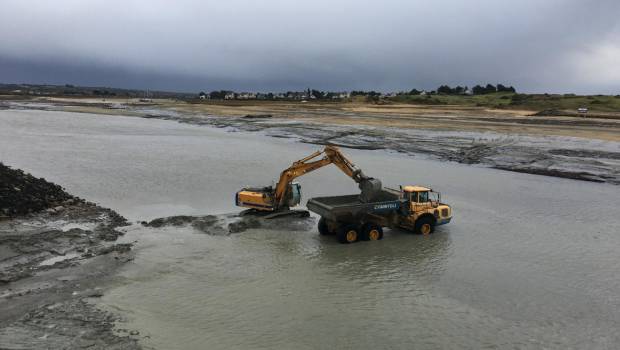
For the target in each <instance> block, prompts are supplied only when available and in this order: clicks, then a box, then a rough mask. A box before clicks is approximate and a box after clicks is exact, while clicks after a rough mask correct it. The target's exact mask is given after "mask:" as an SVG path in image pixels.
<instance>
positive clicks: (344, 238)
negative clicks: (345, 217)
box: [336, 225, 360, 244]
mask: <svg viewBox="0 0 620 350" xmlns="http://www.w3.org/2000/svg"><path fill="white" fill-rule="evenodd" d="M359 236H360V234H359V230H358V229H357V227H355V226H353V225H342V226H340V228H339V229H338V232H337V233H336V238H338V242H340V243H345V244H347V243H355V242H357V240H358V239H359V238H360V237H359Z"/></svg>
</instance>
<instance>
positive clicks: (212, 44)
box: [0, 0, 620, 93]
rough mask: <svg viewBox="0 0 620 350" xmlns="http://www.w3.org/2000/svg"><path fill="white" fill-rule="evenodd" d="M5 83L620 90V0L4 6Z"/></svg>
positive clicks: (0, 37) (1, 71) (0, 35)
mask: <svg viewBox="0 0 620 350" xmlns="http://www.w3.org/2000/svg"><path fill="white" fill-rule="evenodd" d="M0 8H1V11H0V81H5V82H6V81H11V82H49V83H74V84H81V85H113V86H125V87H134V88H151V89H169V90H188V91H192V90H198V89H201V90H209V89H219V88H225V89H236V90H288V89H303V88H306V87H314V88H320V89H330V90H340V89H346V90H350V89H380V90H400V89H410V88H412V87H417V88H435V87H436V86H437V85H439V84H444V83H448V84H464V85H470V86H471V85H472V84H475V83H486V82H491V83H496V82H505V83H509V84H514V85H516V86H517V87H518V88H520V89H521V90H526V91H554V92H580V93H618V92H620V65H619V64H618V62H620V21H619V20H618V18H619V15H620V2H618V1H615V0H614V1H609V0H604V1H591V2H589V1H576V0H547V1H534V0H527V1H490V0H486V1H456V0H439V1H406V0H388V1H381V2H377V1H373V2H362V1H351V0H339V1H327V0H315V1H312V2H308V1H305V2H293V1H278V0H268V1H249V0H247V1H241V0H232V1H197V0H196V1H174V2H172V1H163V0H151V1H138V0H135V1H98V0H97V1H95V0H93V1H77V0H75V1H71V0H66V1H27V0H19V1H17V0H16V1H13V0H8V1H7V0H5V1H2V3H0Z"/></svg>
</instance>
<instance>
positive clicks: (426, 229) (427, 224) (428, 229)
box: [414, 216, 435, 235]
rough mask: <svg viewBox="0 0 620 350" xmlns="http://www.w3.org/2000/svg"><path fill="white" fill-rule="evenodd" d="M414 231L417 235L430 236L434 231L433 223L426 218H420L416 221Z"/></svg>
mask: <svg viewBox="0 0 620 350" xmlns="http://www.w3.org/2000/svg"><path fill="white" fill-rule="evenodd" d="M414 231H415V233H418V234H423V235H430V234H431V233H433V231H435V222H434V221H433V219H431V218H429V217H427V216H425V217H422V218H420V219H418V221H416V223H415V230H414Z"/></svg>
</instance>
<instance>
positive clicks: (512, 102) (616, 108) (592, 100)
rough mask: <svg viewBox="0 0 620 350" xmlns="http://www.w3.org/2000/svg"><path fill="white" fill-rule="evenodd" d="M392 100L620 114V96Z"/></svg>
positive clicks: (499, 95)
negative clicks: (582, 108)
mask: <svg viewBox="0 0 620 350" xmlns="http://www.w3.org/2000/svg"><path fill="white" fill-rule="evenodd" d="M388 101H391V102H398V103H410V104H424V105H457V106H459V105H460V106H472V107H474V106H475V107H487V108H500V109H519V110H531V111H542V110H549V109H556V110H563V111H575V110H576V109H577V108H581V107H586V108H588V109H589V110H590V111H593V112H620V95H616V96H609V95H594V96H578V95H572V94H567V95H551V94H516V93H505V92H498V93H492V94H485V95H426V96H420V95H400V96H396V97H392V98H389V99H388Z"/></svg>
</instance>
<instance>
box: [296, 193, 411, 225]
mask: <svg viewBox="0 0 620 350" xmlns="http://www.w3.org/2000/svg"><path fill="white" fill-rule="evenodd" d="M402 202H403V200H402V199H400V192H399V191H396V190H391V189H382V190H381V191H380V192H379V193H377V195H376V196H375V197H374V198H373V199H372V201H370V202H363V201H362V200H361V197H360V196H359V195H345V196H330V197H315V198H311V199H309V200H308V204H307V207H308V210H310V211H312V212H315V213H317V214H318V215H320V216H322V217H324V218H326V219H328V220H334V221H342V220H346V219H347V218H351V219H353V218H355V217H358V216H361V215H364V214H367V213H373V214H381V213H387V212H390V211H393V210H398V209H400V206H401V204H402Z"/></svg>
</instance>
